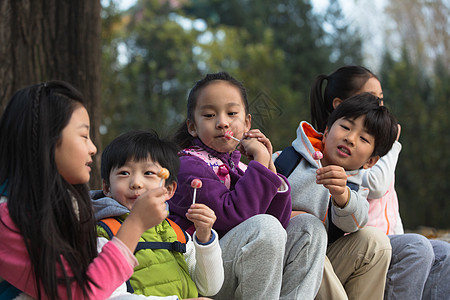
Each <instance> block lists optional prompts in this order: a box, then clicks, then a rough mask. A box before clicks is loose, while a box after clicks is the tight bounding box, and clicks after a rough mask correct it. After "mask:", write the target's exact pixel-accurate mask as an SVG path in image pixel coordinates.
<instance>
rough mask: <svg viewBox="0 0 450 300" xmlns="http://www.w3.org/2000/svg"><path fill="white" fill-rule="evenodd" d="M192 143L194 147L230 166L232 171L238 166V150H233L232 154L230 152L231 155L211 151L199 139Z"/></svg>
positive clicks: (239, 154) (239, 153) (239, 156)
mask: <svg viewBox="0 0 450 300" xmlns="http://www.w3.org/2000/svg"><path fill="white" fill-rule="evenodd" d="M192 143H193V144H194V145H195V146H199V147H200V148H202V149H204V150H205V151H206V152H208V153H209V154H211V155H213V156H215V157H217V158H218V159H220V160H221V161H222V162H223V163H225V164H227V165H229V166H231V167H232V169H234V166H238V164H239V161H240V160H241V152H239V151H238V150H234V151H233V152H231V154H230V153H227V152H217V151H216V150H214V149H211V148H209V147H208V146H206V145H205V144H203V142H202V141H201V140H200V139H199V138H196V139H194V140H193V141H192Z"/></svg>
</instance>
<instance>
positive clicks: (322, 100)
mask: <svg viewBox="0 0 450 300" xmlns="http://www.w3.org/2000/svg"><path fill="white" fill-rule="evenodd" d="M370 78H377V77H376V76H375V74H373V73H372V72H371V71H370V70H369V69H367V68H364V67H362V66H344V67H340V68H339V69H337V70H336V71H334V72H333V73H331V74H330V75H324V74H321V75H319V76H317V77H316V78H315V80H314V82H313V84H312V87H311V91H310V95H309V98H310V101H311V122H312V125H313V126H314V128H316V129H317V130H318V131H320V132H324V130H325V127H326V125H327V120H328V117H329V116H330V114H331V112H332V111H333V110H334V108H333V100H334V99H335V98H339V99H341V100H345V99H347V98H349V97H351V96H353V95H354V94H356V93H357V92H358V91H359V90H361V88H362V87H363V86H364V85H365V84H366V82H367V81H368V80H369V79H370ZM377 79H378V78H377ZM325 80H326V81H327V84H326V86H325V88H323V84H324V81H325Z"/></svg>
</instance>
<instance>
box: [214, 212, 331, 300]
mask: <svg viewBox="0 0 450 300" xmlns="http://www.w3.org/2000/svg"><path fill="white" fill-rule="evenodd" d="M326 241H327V238H326V231H325V228H324V226H323V224H322V222H321V221H320V220H319V219H317V218H316V217H314V216H312V215H309V214H301V215H298V216H296V217H294V218H292V219H291V220H290V223H289V226H288V228H287V229H286V230H284V228H283V227H282V226H281V224H280V222H279V221H278V220H277V219H276V218H274V217H273V216H270V215H256V216H254V217H252V218H250V219H248V220H246V221H244V222H242V223H241V224H239V225H238V226H236V227H235V228H233V229H232V230H230V231H229V232H228V233H227V234H226V235H225V236H223V237H222V238H221V239H220V241H219V242H220V246H221V248H222V258H223V263H224V271H225V280H224V284H223V286H222V289H221V290H220V292H219V293H218V294H217V295H216V296H215V297H213V298H214V299H226V300H229V299H258V300H259V299H268V300H272V299H273V300H275V299H314V296H315V294H316V293H317V291H318V289H319V286H320V281H321V279H322V272H323V263H324V258H325V252H326Z"/></svg>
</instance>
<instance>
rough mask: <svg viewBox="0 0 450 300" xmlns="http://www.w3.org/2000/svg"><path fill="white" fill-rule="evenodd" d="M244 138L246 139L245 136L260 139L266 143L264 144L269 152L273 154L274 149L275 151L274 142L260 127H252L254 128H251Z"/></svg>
mask: <svg viewBox="0 0 450 300" xmlns="http://www.w3.org/2000/svg"><path fill="white" fill-rule="evenodd" d="M242 138H243V139H245V138H256V139H258V141H260V142H261V143H263V144H264V146H266V148H267V151H269V154H270V155H272V151H273V149H272V143H271V142H270V140H269V139H268V138H267V137H266V136H265V135H264V134H263V133H262V132H261V131H260V130H259V129H252V130H249V131H248V132H245V133H244V136H243V137H242Z"/></svg>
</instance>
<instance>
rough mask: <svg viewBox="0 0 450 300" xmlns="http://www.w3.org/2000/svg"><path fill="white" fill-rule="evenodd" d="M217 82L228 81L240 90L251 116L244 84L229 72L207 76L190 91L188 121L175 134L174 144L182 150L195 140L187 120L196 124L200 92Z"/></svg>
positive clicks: (247, 112) (246, 109)
mask: <svg viewBox="0 0 450 300" xmlns="http://www.w3.org/2000/svg"><path fill="white" fill-rule="evenodd" d="M217 80H223V81H226V82H228V83H230V84H231V85H233V86H235V87H236V88H237V89H238V90H239V92H240V94H241V96H242V101H243V104H244V107H245V114H246V115H248V114H249V111H250V109H249V106H248V99H247V90H246V89H245V87H244V85H243V83H242V82H240V81H238V80H237V79H235V78H234V77H232V76H231V75H230V74H228V73H227V72H218V73H212V74H207V75H206V76H205V77H203V78H202V79H200V80H199V81H197V82H196V83H195V85H194V86H193V87H192V89H191V90H190V92H189V96H188V100H187V119H186V120H185V121H184V123H183V124H182V125H181V126H180V127H179V128H178V130H177V132H176V133H175V135H174V137H173V140H174V142H175V143H176V144H177V145H178V146H179V147H181V148H182V149H183V148H187V147H189V146H190V145H191V143H192V140H193V139H194V137H193V136H192V135H191V134H190V133H189V131H188V128H187V120H191V121H194V122H195V120H194V113H195V107H196V105H197V98H198V95H199V94H200V91H201V90H202V89H204V88H205V87H207V86H208V85H209V84H211V83H212V82H214V81H217Z"/></svg>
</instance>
